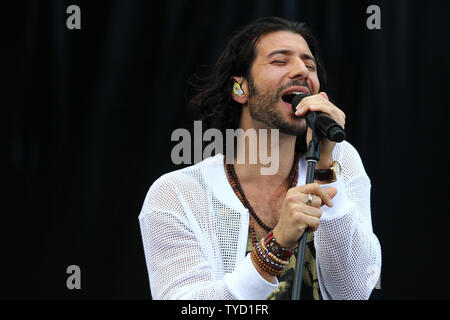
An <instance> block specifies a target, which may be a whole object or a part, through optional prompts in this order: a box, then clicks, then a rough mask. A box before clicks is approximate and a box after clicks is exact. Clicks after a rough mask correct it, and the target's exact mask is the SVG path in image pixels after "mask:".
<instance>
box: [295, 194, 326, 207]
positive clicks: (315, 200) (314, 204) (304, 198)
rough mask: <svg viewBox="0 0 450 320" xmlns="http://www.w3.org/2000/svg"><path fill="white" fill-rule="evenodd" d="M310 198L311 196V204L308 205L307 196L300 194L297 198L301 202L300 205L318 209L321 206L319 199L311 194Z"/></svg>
mask: <svg viewBox="0 0 450 320" xmlns="http://www.w3.org/2000/svg"><path fill="white" fill-rule="evenodd" d="M311 196H312V201H311V204H308V194H306V193H301V194H300V195H299V197H300V198H301V202H302V203H304V204H306V205H309V206H311V207H315V208H320V207H321V206H322V199H321V198H320V197H318V196H315V195H313V194H311Z"/></svg>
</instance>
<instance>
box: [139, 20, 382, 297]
mask: <svg viewBox="0 0 450 320" xmlns="http://www.w3.org/2000/svg"><path fill="white" fill-rule="evenodd" d="M324 90H325V71H324V69H323V66H322V64H321V60H320V57H319V53H318V52H317V45H316V41H315V39H314V37H313V36H312V35H311V33H310V32H309V31H308V30H307V29H306V27H305V26H304V25H303V24H299V23H294V22H290V21H286V20H284V19H280V18H261V19H258V20H256V21H255V22H253V23H251V24H249V25H247V26H244V27H243V28H241V29H240V30H238V32H236V33H235V35H234V36H233V37H232V38H231V40H230V41H229V43H228V45H227V46H226V48H225V50H224V52H223V53H222V55H221V56H220V58H219V60H218V62H217V63H216V66H215V68H214V71H213V74H212V76H211V78H210V80H209V81H208V82H207V83H206V84H205V85H204V86H203V87H202V89H201V91H200V92H199V93H198V94H197V95H196V96H195V97H194V98H193V100H192V104H193V105H194V106H195V107H196V108H197V110H198V111H199V113H200V115H201V120H202V121H203V125H204V126H207V127H210V128H217V129H219V130H220V131H221V132H223V133H224V134H225V130H226V129H238V128H241V129H243V130H245V131H248V130H255V131H256V132H259V131H261V130H262V129H267V132H269V139H267V142H266V143H267V144H268V145H269V144H270V145H273V142H274V141H271V140H275V138H277V139H278V140H277V141H276V143H275V145H276V148H277V150H276V151H277V152H278V155H279V157H278V159H277V161H279V163H278V170H277V172H276V173H275V174H271V175H264V174H261V169H262V168H264V167H267V166H268V165H267V163H264V162H263V161H261V159H260V158H259V157H257V161H256V163H250V162H248V161H244V162H239V161H237V157H235V158H234V159H231V161H226V157H225V156H224V155H223V154H220V153H218V154H216V155H215V156H213V157H210V158H207V159H205V160H203V161H202V162H200V163H197V164H196V165H193V166H190V167H187V168H184V169H182V170H177V171H174V172H171V173H168V174H165V175H163V176H162V177H161V178H159V179H158V180H157V181H155V182H154V183H153V185H152V186H151V187H150V190H149V192H148V194H147V196H146V198H145V201H144V205H143V208H142V211H141V214H140V216H139V222H140V227H141V232H142V238H143V245H144V249H145V257H146V262H147V268H148V274H149V280H150V287H151V293H152V297H153V299H252V300H253V299H290V297H291V294H292V284H293V281H294V274H295V266H296V261H295V260H296V251H297V250H298V248H297V247H298V241H299V239H300V238H301V236H302V235H303V233H304V232H305V231H308V233H307V235H308V236H307V247H306V252H305V261H304V268H303V274H302V299H315V300H318V299H368V298H369V296H370V294H371V292H372V290H373V288H374V286H375V283H376V280H378V276H379V274H380V268H381V248H380V244H379V241H378V239H377V237H376V236H375V234H374V233H373V230H372V223H371V210H370V180H369V178H368V176H367V174H366V172H365V170H364V167H363V164H362V161H361V159H360V156H359V154H358V152H357V151H356V150H355V148H354V147H353V146H352V145H350V144H349V143H348V142H346V141H344V142H341V143H335V142H332V141H330V140H328V139H324V140H322V141H321V142H320V161H319V162H318V163H317V166H316V175H315V182H314V183H312V184H305V177H306V166H307V165H306V160H305V155H304V153H305V145H306V144H307V143H308V142H309V141H310V140H311V136H312V134H311V130H310V129H309V128H308V127H307V124H306V122H305V120H304V119H302V118H300V117H301V116H304V115H305V114H306V113H307V112H309V111H317V112H322V113H324V114H326V115H327V116H328V117H329V118H331V119H333V120H334V121H335V122H336V123H338V124H339V125H340V126H342V127H344V125H345V114H344V113H343V112H342V111H341V110H340V109H339V108H338V107H336V106H335V105H334V104H333V103H331V102H330V101H329V99H328V96H327V94H326V93H325V92H324ZM298 94H307V95H308V96H307V97H305V98H303V99H302V100H301V102H300V103H299V104H298V105H297V106H294V107H293V106H292V104H291V103H292V99H293V97H294V96H295V95H298ZM271 129H278V133H279V134H278V135H276V137H275V136H273V135H270V132H271V131H270V130H271ZM256 137H258V139H259V135H256ZM237 139H238V140H239V139H241V141H237V144H241V145H243V146H245V152H247V153H251V152H254V148H255V146H252V145H251V144H250V143H249V141H248V140H247V139H245V137H242V136H241V137H239V136H238V138H237ZM258 142H260V141H258ZM260 147H261V146H260ZM256 148H258V145H257V146H256ZM272 152H273V150H272ZM244 158H245V159H248V158H250V157H248V156H246V157H244Z"/></svg>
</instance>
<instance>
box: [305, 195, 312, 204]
mask: <svg viewBox="0 0 450 320" xmlns="http://www.w3.org/2000/svg"><path fill="white" fill-rule="evenodd" d="M312 200H313V196H312V194H311V193H308V201H307V202H306V204H307V205H308V206H310V205H311V203H312Z"/></svg>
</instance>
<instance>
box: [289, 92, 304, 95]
mask: <svg viewBox="0 0 450 320" xmlns="http://www.w3.org/2000/svg"><path fill="white" fill-rule="evenodd" d="M289 93H291V94H295V95H299V94H303V93H304V92H298V91H292V92H289Z"/></svg>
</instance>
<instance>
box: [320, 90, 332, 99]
mask: <svg viewBox="0 0 450 320" xmlns="http://www.w3.org/2000/svg"><path fill="white" fill-rule="evenodd" d="M319 94H320V95H321V96H322V97H324V98H325V99H327V100H328V101H330V99H328V95H327V94H326V93H325V92H323V91H322V92H319Z"/></svg>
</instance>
